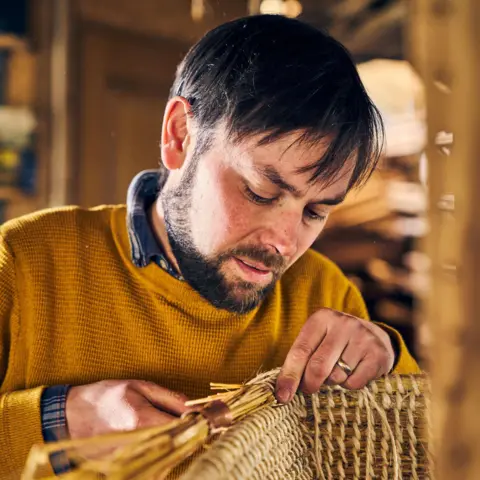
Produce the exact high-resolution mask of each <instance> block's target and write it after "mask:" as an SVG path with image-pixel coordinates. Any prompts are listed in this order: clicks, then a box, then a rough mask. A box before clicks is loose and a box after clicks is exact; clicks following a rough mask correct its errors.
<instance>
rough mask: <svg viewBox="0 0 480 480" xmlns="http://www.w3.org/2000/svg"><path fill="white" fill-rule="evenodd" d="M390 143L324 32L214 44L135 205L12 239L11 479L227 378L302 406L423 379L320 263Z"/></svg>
mask: <svg viewBox="0 0 480 480" xmlns="http://www.w3.org/2000/svg"><path fill="white" fill-rule="evenodd" d="M381 132H382V128H381V120H380V118H379V114H378V112H377V111H376V109H375V107H374V106H373V105H372V104H371V102H370V100H369V98H368V96H367V94H366V93H365V90H364V89H363V87H362V84H361V82H360V79H359V77H358V75H357V73H356V70H355V67H354V65H353V63H352V61H351V59H350V57H349V56H348V54H347V53H346V51H345V50H344V49H343V48H342V46H341V45H339V44H338V43H337V42H336V41H335V40H333V39H332V38H330V37H328V36H326V35H324V34H323V33H321V32H320V31H318V30H316V29H314V28H313V27H310V26H307V25H305V24H303V23H301V22H298V21H294V20H289V19H286V18H283V17H279V16H258V17H250V18H244V19H240V20H237V21H234V22H231V23H227V24H225V25H222V26H220V27H218V28H216V29H215V30H213V31H211V32H210V33H208V34H207V35H206V36H205V37H204V38H203V39H202V40H200V42H199V43H198V44H197V45H195V46H194V47H193V48H192V49H191V50H190V52H189V53H188V55H187V56H186V58H185V59H184V61H183V62H182V64H181V65H180V67H179V69H178V72H177V75H176V78H175V82H174V85H173V88H172V92H171V97H170V100H169V102H168V104H167V107H166V110H165V115H164V120H163V128H162V136H161V154H162V162H163V168H162V170H161V171H159V172H157V171H151V172H143V173H142V174H140V175H139V176H137V178H136V179H134V180H133V182H132V185H131V187H130V190H129V192H128V199H127V205H126V206H101V207H98V208H94V209H89V210H87V209H81V208H76V207H68V208H61V209H53V210H47V211H43V212H39V213H37V214H33V215H30V216H27V217H24V218H20V219H18V220H15V221H11V222H9V223H7V224H5V225H4V226H3V227H2V229H1V244H0V245H1V248H0V275H1V276H0V279H1V280H0V292H1V305H0V342H1V343H0V379H1V382H2V383H1V390H0V393H1V396H0V416H1V421H0V451H1V452H2V455H1V459H0V477H3V476H6V475H8V474H12V475H18V474H19V472H20V470H21V468H22V466H23V462H24V461H25V458H26V455H27V453H28V451H29V449H30V448H31V446H32V445H33V444H34V443H39V442H42V441H51V440H55V439H58V438H67V437H70V438H81V437H88V436H91V435H96V434H102V433H106V432H109V431H120V430H130V429H134V428H141V427H145V426H149V425H156V424H162V423H164V422H166V421H169V420H170V419H171V418H173V417H174V416H178V415H180V414H181V413H183V412H184V411H185V407H184V401H185V399H186V398H187V397H190V398H191V397H198V396H204V395H206V394H208V385H209V382H210V381H217V382H232V383H237V382H242V381H244V380H245V379H248V378H249V377H251V376H253V375H254V374H255V373H256V372H258V371H259V370H260V369H263V370H266V369H270V368H273V367H276V366H282V365H283V367H282V373H281V374H280V376H279V378H278V381H277V390H276V395H277V398H278V400H279V401H280V402H288V401H289V400H290V399H291V398H292V396H293V395H294V393H295V391H296V390H297V389H298V388H300V389H301V390H303V391H304V392H307V393H311V392H314V391H317V390H318V389H319V388H320V386H321V385H322V383H324V382H328V383H331V384H342V385H345V386H346V387H347V388H353V389H355V388H361V387H363V386H364V385H365V384H366V383H367V382H369V381H370V380H372V379H375V378H377V377H379V376H381V375H385V374H387V373H389V372H390V371H392V369H394V370H395V371H396V372H400V373H401V372H417V371H418V367H417V365H416V363H415V361H414V360H413V359H412V357H411V356H410V355H409V353H408V351H407V349H406V347H405V345H404V343H403V341H402V339H401V337H400V336H399V335H398V334H397V333H396V332H395V331H394V330H392V329H390V328H388V327H386V326H382V325H377V324H375V323H373V322H370V321H368V314H367V311H366V309H365V305H364V303H363V300H362V298H361V296H360V294H359V292H358V291H357V289H356V288H355V287H354V286H353V284H351V283H350V282H349V281H348V280H347V279H346V277H345V276H344V275H343V274H342V273H341V272H340V271H339V270H338V268H337V267H336V266H335V265H333V264H332V263H331V262H330V261H329V260H327V259H326V258H324V257H322V256H321V255H320V254H318V253H315V252H313V251H311V250H309V248H310V246H311V245H312V243H313V242H314V240H315V239H316V238H317V236H318V235H319V234H320V232H321V231H322V230H323V228H324V226H325V222H326V219H327V217H328V215H329V214H330V212H331V211H332V209H333V208H334V206H335V205H337V204H339V203H340V202H341V201H342V200H343V199H344V197H345V195H346V194H347V192H348V191H349V190H350V189H352V188H354V187H355V186H358V185H360V184H361V183H362V182H363V181H364V180H366V179H367V178H368V176H369V175H370V173H371V172H372V170H373V168H374V167H375V164H376V161H377V158H378V156H379V152H380V147H381V145H380V140H381V138H380V137H381ZM165 172H168V173H165ZM174 392H180V393H174ZM52 460H53V463H54V465H53V466H54V468H55V470H56V471H57V472H59V471H62V470H64V469H65V468H67V467H68V464H65V463H64V462H63V460H62V459H61V458H56V459H52ZM62 462H63V463H62Z"/></svg>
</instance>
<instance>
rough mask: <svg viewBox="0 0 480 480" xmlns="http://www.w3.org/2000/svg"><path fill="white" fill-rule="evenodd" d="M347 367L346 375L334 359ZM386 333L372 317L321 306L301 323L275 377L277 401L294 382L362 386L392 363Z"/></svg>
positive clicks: (310, 388) (308, 387) (305, 388)
mask: <svg viewBox="0 0 480 480" xmlns="http://www.w3.org/2000/svg"><path fill="white" fill-rule="evenodd" d="M339 360H342V361H343V362H344V363H346V364H347V365H348V366H349V367H350V368H351V369H352V373H351V374H350V375H347V374H346V373H345V371H344V370H342V369H341V368H340V367H339V366H338V365H336V363H337V362H338V361H339ZM394 361H395V354H394V350H393V347H392V343H391V340H390V337H389V336H388V334H387V333H386V332H384V331H383V330H382V329H381V328H380V327H378V326H377V325H375V324H374V323H372V322H368V321H366V320H361V319H359V318H356V317H353V316H352V315H348V314H345V313H340V312H337V311H335V310H330V309H326V308H325V309H321V310H319V311H318V312H316V313H314V314H313V315H312V316H311V317H310V318H309V319H308V320H307V322H306V323H305V325H304V326H303V327H302V330H301V331H300V333H299V335H298V337H297V339H296V340H295V342H294V344H293V345H292V348H291V349H290V351H289V352H288V355H287V358H286V359H285V363H284V365H283V367H282V370H281V372H280V375H279V376H278V379H277V387H276V396H277V400H278V401H279V402H282V403H286V402H288V401H290V400H291V399H292V398H293V395H294V394H295V392H296V391H297V389H298V387H299V386H300V389H301V390H302V392H303V393H306V394H311V393H314V392H317V391H318V390H319V389H320V386H321V385H322V384H323V383H328V384H330V385H343V386H344V387H346V388H349V389H358V388H362V387H364V386H365V385H366V384H367V383H368V382H370V381H371V380H374V379H375V378H378V377H381V376H382V375H385V374H387V373H388V372H390V370H391V369H392V368H393V365H394Z"/></svg>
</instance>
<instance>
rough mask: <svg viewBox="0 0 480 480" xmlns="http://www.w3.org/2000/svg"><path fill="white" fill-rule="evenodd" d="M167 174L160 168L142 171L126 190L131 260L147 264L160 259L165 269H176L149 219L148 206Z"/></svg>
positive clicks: (156, 195) (153, 199) (140, 264)
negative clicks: (167, 256) (158, 239)
mask: <svg viewBox="0 0 480 480" xmlns="http://www.w3.org/2000/svg"><path fill="white" fill-rule="evenodd" d="M166 177H167V174H166V173H165V172H162V171H160V170H145V171H143V172H140V173H139V174H138V175H136V176H135V178H134V179H133V180H132V182H131V183H130V186H129V187H128V193H127V229H128V237H129V240H130V247H131V253H132V262H133V263H134V265H135V266H137V267H146V266H147V265H149V264H150V263H151V262H152V261H155V262H156V263H159V262H161V266H162V267H164V268H165V267H167V268H165V270H173V271H174V270H175V269H174V268H173V267H172V265H171V264H170V262H169V261H168V260H167V258H166V255H165V252H164V250H163V248H162V246H161V245H160V244H159V242H158V241H157V239H156V238H155V236H154V234H153V231H152V228H151V226H150V223H149V220H148V210H149V208H150V207H151V206H152V205H153V203H154V202H155V200H156V199H157V197H158V194H159V192H160V190H161V187H162V186H163V184H164V183H165V180H166Z"/></svg>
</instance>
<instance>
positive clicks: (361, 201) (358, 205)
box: [314, 60, 429, 357]
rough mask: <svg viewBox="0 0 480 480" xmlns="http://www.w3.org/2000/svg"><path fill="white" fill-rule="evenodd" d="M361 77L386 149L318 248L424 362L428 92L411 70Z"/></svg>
mask: <svg viewBox="0 0 480 480" xmlns="http://www.w3.org/2000/svg"><path fill="white" fill-rule="evenodd" d="M358 70H359V73H360V76H361V78H362V81H363V82H364V84H365V87H366V89H367V91H368V93H369V94H370V96H371V98H372V100H373V101H374V103H375V104H376V106H377V107H378V108H379V110H380V111H381V114H382V117H383V119H384V122H385V130H386V149H385V153H384V157H383V159H382V162H381V164H380V165H379V168H378V169H377V171H376V172H375V174H374V175H373V176H372V178H371V179H370V180H369V181H368V182H367V184H366V185H365V186H364V187H363V188H362V189H361V190H359V191H355V192H352V193H351V194H350V196H349V197H348V198H347V200H346V202H345V203H344V205H342V206H341V207H339V208H338V209H337V210H336V211H335V212H334V213H333V214H332V215H331V217H330V219H329V222H328V224H327V230H326V231H325V232H324V233H323V234H322V236H321V237H320V239H319V240H318V241H317V242H316V244H315V246H314V248H316V249H317V250H319V251H320V252H322V253H324V254H326V255H327V256H328V257H330V258H331V259H332V260H334V261H335V262H336V263H338V264H339V266H340V267H341V268H342V269H343V270H344V271H345V272H346V273H347V275H349V276H350V277H351V278H352V279H353V280H354V281H355V283H357V285H358V286H359V287H360V289H361V291H362V293H363V295H364V297H365V299H366V302H367V306H368V308H369V311H370V314H371V316H372V318H373V319H374V320H378V321H382V322H385V323H387V324H390V325H392V326H394V327H395V328H397V329H399V330H400V331H401V333H402V334H403V336H404V337H405V339H406V341H407V344H408V346H409V348H410V349H411V350H412V351H413V352H414V353H415V354H417V357H418V356H419V351H418V350H416V343H417V342H416V340H417V338H416V337H415V306H416V304H417V303H418V301H419V300H421V299H423V298H424V296H425V295H426V294H427V292H428V269H429V262H428V259H426V258H425V255H422V254H421V253H420V252H419V251H418V248H419V243H420V242H419V240H420V241H421V239H423V237H424V236H425V235H426V234H427V233H428V223H427V219H426V215H427V197H428V192H427V188H426V185H425V183H426V173H425V172H424V170H423V169H422V166H423V165H425V162H426V159H425V157H424V156H423V155H422V150H423V148H424V146H425V141H426V126H425V101H424V94H423V87H422V84H421V81H420V80H419V78H418V76H417V75H416V74H415V72H414V71H413V69H412V68H411V66H410V65H409V64H408V63H407V62H403V61H392V60H374V61H370V62H367V63H365V64H361V65H359V66H358Z"/></svg>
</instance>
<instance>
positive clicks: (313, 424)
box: [24, 370, 430, 480]
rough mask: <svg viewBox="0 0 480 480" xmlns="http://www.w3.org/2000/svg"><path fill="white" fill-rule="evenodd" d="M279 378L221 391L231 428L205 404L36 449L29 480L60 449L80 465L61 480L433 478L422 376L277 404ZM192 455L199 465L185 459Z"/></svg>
mask: <svg viewBox="0 0 480 480" xmlns="http://www.w3.org/2000/svg"><path fill="white" fill-rule="evenodd" d="M277 374H278V370H275V371H272V372H266V373H264V374H262V375H259V376H258V377H257V378H255V379H253V380H251V381H250V382H248V383H247V384H245V385H238V386H224V387H222V388H227V389H231V391H227V392H226V393H220V394H218V395H217V396H216V397H214V398H218V397H220V404H221V405H223V407H221V410H222V409H223V411H224V412H225V411H226V412H229V411H230V412H231V413H232V414H233V417H232V419H233V425H231V426H230V427H229V428H227V429H225V428H224V427H221V428H220V429H219V428H218V424H217V425H215V423H216V422H215V420H213V421H212V419H211V417H209V415H208V414H207V413H208V411H211V410H208V408H210V407H209V406H211V405H213V404H215V403H216V404H218V403H219V402H218V401H214V402H213V403H212V400H211V399H202V400H200V401H199V402H197V403H199V404H200V405H201V406H200V407H199V408H200V411H199V412H198V413H191V414H189V415H187V417H185V418H184V419H180V420H177V421H175V422H172V426H167V427H160V428H159V427H152V428H151V429H145V430H141V431H138V432H130V433H128V432H126V433H119V434H118V433H117V434H114V435H113V436H106V437H97V438H94V439H86V440H77V441H72V442H68V441H67V442H63V443H60V444H58V446H57V445H48V446H39V447H37V448H36V449H33V450H32V452H31V455H30V458H29V462H28V464H27V468H26V470H25V472H24V479H25V480H29V479H39V478H45V477H44V476H43V475H42V473H41V469H42V465H43V466H44V465H45V462H46V461H48V455H49V454H51V453H53V452H55V451H59V450H62V451H63V452H64V453H65V454H66V455H68V457H69V458H70V459H71V460H73V461H74V462H75V463H76V465H77V468H76V469H75V470H74V471H73V472H71V473H67V474H64V476H65V478H69V479H72V480H73V479H75V480H76V479H85V478H92V479H93V478H108V479H115V480H146V479H150V478H165V475H167V474H168V472H169V471H170V469H171V468H173V467H175V466H176V467H177V468H175V470H174V471H173V472H172V474H171V475H169V477H168V478H179V477H180V478H181V479H182V480H227V479H228V480H231V479H236V480H255V479H259V480H260V479H262V480H264V479H272V480H281V479H299V480H303V479H305V480H307V479H328V480H330V479H373V478H376V479H381V480H400V479H403V478H411V479H413V480H417V479H427V478H430V474H429V461H428V441H427V440H428V432H427V422H426V417H427V415H426V413H427V410H428V409H427V408H426V401H427V399H428V395H427V394H426V393H427V389H428V381H427V379H426V378H425V377H424V376H422V375H417V376H392V377H387V378H384V379H381V380H378V381H376V382H373V383H371V384H370V385H369V386H368V387H366V388H364V389H362V390H359V391H349V390H345V389H343V388H341V387H323V388H322V390H321V391H320V392H319V393H317V394H314V395H311V396H303V395H302V394H297V395H296V396H295V398H294V399H293V401H292V402H290V404H288V405H276V404H275V399H274V396H273V394H272V392H273V388H274V385H275V379H276V377H277ZM255 399H256V400H255ZM202 405H203V407H202ZM245 405H248V407H245ZM225 408H226V410H225ZM245 408H246V409H245ZM242 412H243V413H242ZM209 419H210V420H209ZM230 424H231V421H230V423H229V425H230ZM166 430H168V432H167V431H166ZM219 431H220V432H221V433H218V432H219ZM193 438H197V440H195V441H193V443H192V439H193ZM189 445H190V446H189ZM202 446H203V447H205V448H203V452H201V453H200V454H198V449H200V450H202ZM122 449H123V450H122ZM195 450H197V453H196V454H195V455H194V458H193V459H192V458H191V459H190V460H188V459H187V460H184V459H185V458H186V457H187V456H188V455H190V454H191V453H193V452H194V451H195ZM139 452H143V453H141V454H140V453H139ZM161 452H163V453H161ZM121 459H123V460H121ZM182 461H183V463H182ZM139 462H140V463H139Z"/></svg>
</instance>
